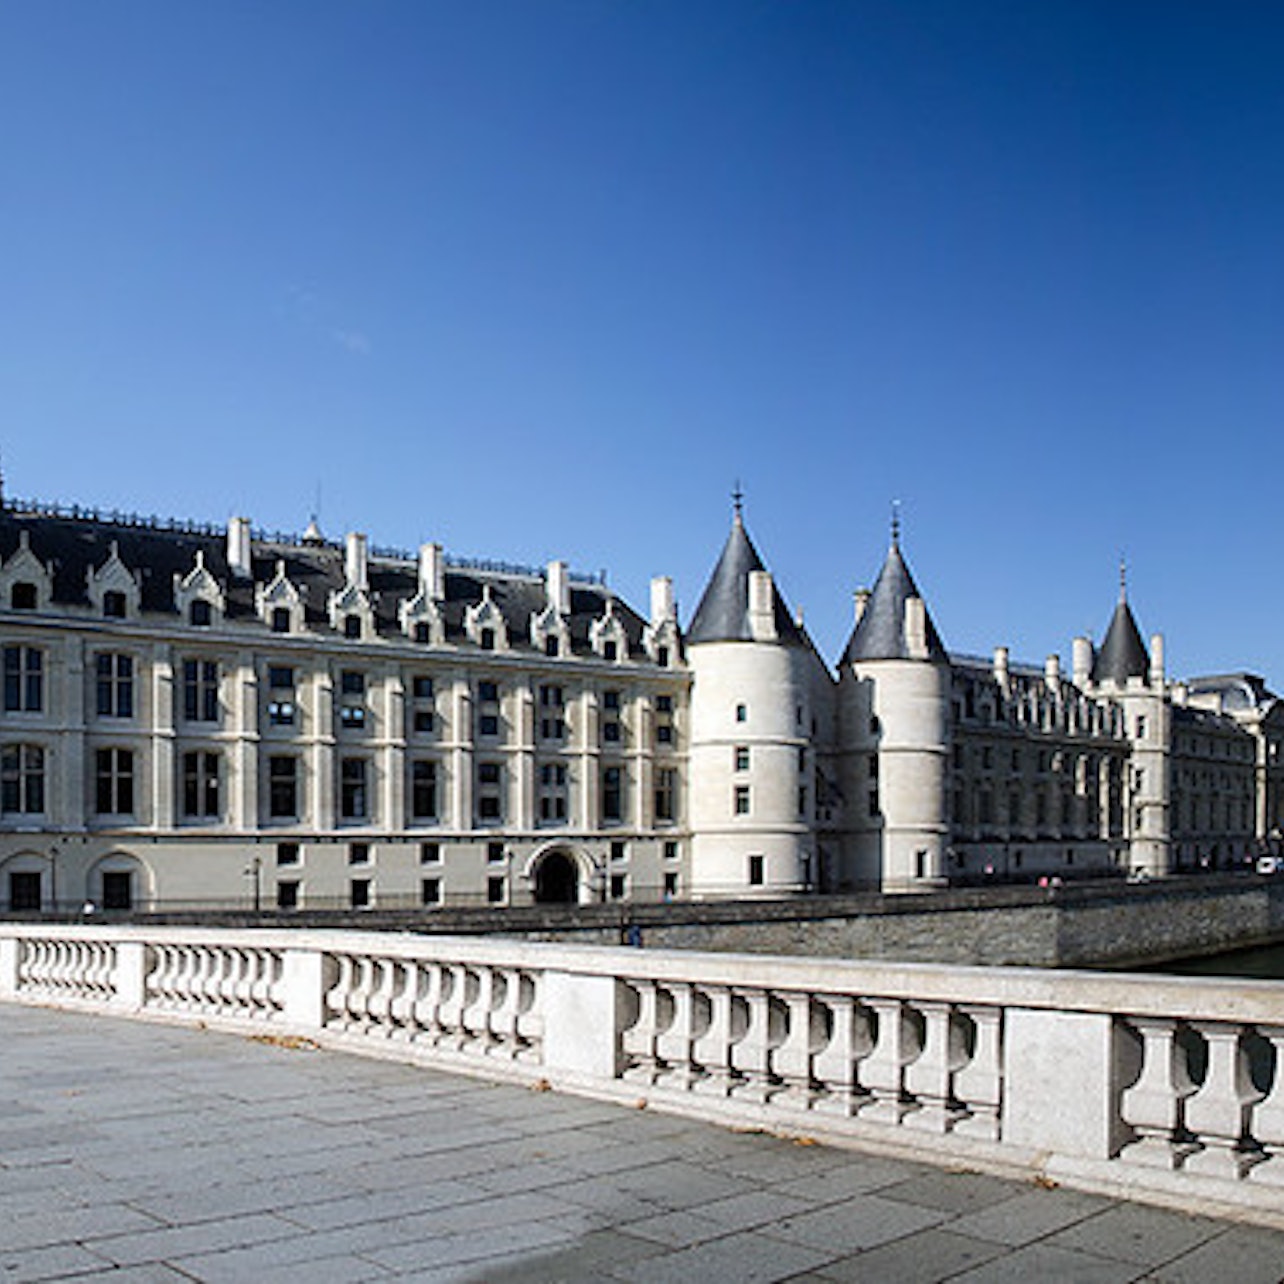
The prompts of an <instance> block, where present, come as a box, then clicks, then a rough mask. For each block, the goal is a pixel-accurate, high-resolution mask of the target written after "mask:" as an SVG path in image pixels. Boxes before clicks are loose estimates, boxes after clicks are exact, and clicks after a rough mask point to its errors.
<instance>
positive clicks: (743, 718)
mask: <svg viewBox="0 0 1284 1284" xmlns="http://www.w3.org/2000/svg"><path fill="white" fill-rule="evenodd" d="M736 721H737V722H748V721H749V706H748V705H745V704H738V705H736Z"/></svg>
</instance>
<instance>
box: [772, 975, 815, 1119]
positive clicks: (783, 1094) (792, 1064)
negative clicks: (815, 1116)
mask: <svg viewBox="0 0 1284 1284" xmlns="http://www.w3.org/2000/svg"><path fill="white" fill-rule="evenodd" d="M783 997H784V1010H785V1013H786V1025H785V1037H784V1039H783V1040H782V1042H781V1044H780V1047H778V1048H777V1049H776V1051H775V1055H774V1056H773V1057H772V1061H771V1065H772V1069H773V1070H774V1071H775V1074H776V1077H777V1078H779V1079H780V1080H782V1082H783V1083H784V1088H783V1090H782V1091H780V1092H778V1093H776V1094H775V1099H776V1100H778V1101H782V1102H785V1103H787V1104H789V1105H791V1106H795V1107H797V1108H799V1109H802V1110H806V1109H807V1108H808V1107H809V1106H810V1105H811V1103H812V1099H813V1098H814V1097H815V1095H816V1094H815V1087H814V1083H813V1078H812V1057H813V1056H814V1055H815V1054H816V1053H817V1052H819V1051H820V1049H821V1048H823V1047H824V1046H825V1031H824V1015H823V1013H821V1012H820V1010H819V1009H818V1008H817V1006H816V1003H815V1001H814V1000H813V999H812V996H811V995H810V994H804V993H799V992H796V991H790V992H788V993H786V994H785V995H784V996H783Z"/></svg>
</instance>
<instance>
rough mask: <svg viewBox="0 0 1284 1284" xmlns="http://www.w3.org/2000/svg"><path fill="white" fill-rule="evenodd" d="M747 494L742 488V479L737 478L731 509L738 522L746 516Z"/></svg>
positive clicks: (732, 494) (732, 493) (732, 492)
mask: <svg viewBox="0 0 1284 1284" xmlns="http://www.w3.org/2000/svg"><path fill="white" fill-rule="evenodd" d="M744 507H745V493H744V491H743V490H742V489H741V488H740V478H739V477H737V478H736V483H735V486H734V487H733V489H732V491H731V508H732V514H733V516H734V517H735V519H736V521H741V520H742V519H743V515H744Z"/></svg>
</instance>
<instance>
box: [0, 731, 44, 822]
mask: <svg viewBox="0 0 1284 1284" xmlns="http://www.w3.org/2000/svg"><path fill="white" fill-rule="evenodd" d="M44 809H45V751H44V750H43V749H42V748H40V746H39V745H5V747H4V749H3V750H2V751H0V811H3V812H4V813H5V814H6V815H9V814H13V813H32V812H42V811H44Z"/></svg>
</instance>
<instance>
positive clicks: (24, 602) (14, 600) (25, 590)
mask: <svg viewBox="0 0 1284 1284" xmlns="http://www.w3.org/2000/svg"><path fill="white" fill-rule="evenodd" d="M9 605H10V606H12V607H13V609H14V610H15V611H34V610H35V609H36V586H35V585H34V584H32V583H31V582H30V581H29V580H19V581H18V583H17V584H15V585H14V586H13V590H12V592H11V593H10V594H9Z"/></svg>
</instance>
